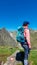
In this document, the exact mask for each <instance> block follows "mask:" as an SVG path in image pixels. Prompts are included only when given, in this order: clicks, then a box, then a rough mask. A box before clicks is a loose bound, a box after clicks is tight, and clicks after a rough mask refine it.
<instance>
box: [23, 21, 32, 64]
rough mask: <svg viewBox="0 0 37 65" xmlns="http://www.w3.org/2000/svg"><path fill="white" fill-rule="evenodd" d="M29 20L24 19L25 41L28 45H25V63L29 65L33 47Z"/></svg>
mask: <svg viewBox="0 0 37 65" xmlns="http://www.w3.org/2000/svg"><path fill="white" fill-rule="evenodd" d="M28 25H29V22H28V21H24V23H23V27H24V37H25V43H26V45H23V48H24V51H25V54H24V65H28V55H29V53H30V49H31V42H30V31H29V28H28Z"/></svg>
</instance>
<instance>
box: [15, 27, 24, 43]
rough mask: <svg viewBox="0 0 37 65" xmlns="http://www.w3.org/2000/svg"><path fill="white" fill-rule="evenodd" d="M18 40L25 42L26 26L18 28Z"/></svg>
mask: <svg viewBox="0 0 37 65" xmlns="http://www.w3.org/2000/svg"><path fill="white" fill-rule="evenodd" d="M16 40H17V42H20V43H22V42H23V43H24V42H25V37H24V28H23V27H20V28H18V30H17V35H16Z"/></svg>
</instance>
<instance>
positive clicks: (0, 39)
mask: <svg viewBox="0 0 37 65" xmlns="http://www.w3.org/2000/svg"><path fill="white" fill-rule="evenodd" d="M16 34H17V31H14V32H8V31H7V30H6V29H5V28H2V29H0V45H2V46H13V47H15V46H18V44H17V43H16V42H17V41H16ZM30 35H31V45H32V48H33V49H37V30H36V31H35V30H32V29H30Z"/></svg>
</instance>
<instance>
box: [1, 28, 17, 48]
mask: <svg viewBox="0 0 37 65" xmlns="http://www.w3.org/2000/svg"><path fill="white" fill-rule="evenodd" d="M0 45H3V46H13V47H15V46H16V42H15V40H14V39H13V38H12V37H11V35H10V33H9V32H8V31H7V30H6V29H5V28H2V29H0Z"/></svg>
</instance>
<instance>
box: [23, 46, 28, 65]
mask: <svg viewBox="0 0 37 65" xmlns="http://www.w3.org/2000/svg"><path fill="white" fill-rule="evenodd" d="M23 48H24V65H28V46H27V45H23Z"/></svg>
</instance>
